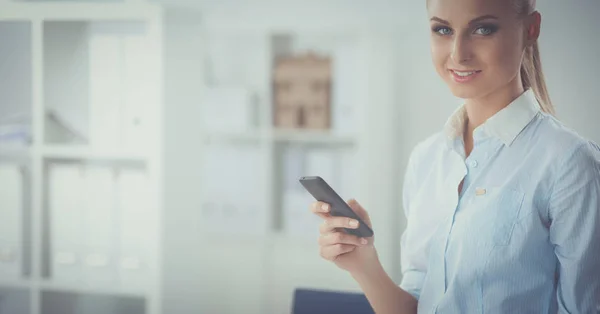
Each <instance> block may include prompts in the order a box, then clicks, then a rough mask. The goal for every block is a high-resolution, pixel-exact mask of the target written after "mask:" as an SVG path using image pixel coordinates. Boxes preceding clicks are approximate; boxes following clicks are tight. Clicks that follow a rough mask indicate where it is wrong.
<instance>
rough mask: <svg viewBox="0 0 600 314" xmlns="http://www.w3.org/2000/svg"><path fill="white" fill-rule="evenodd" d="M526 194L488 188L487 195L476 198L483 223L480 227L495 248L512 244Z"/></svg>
mask: <svg viewBox="0 0 600 314" xmlns="http://www.w3.org/2000/svg"><path fill="white" fill-rule="evenodd" d="M524 197H525V194H524V193H523V192H521V191H518V190H515V189H510V188H499V187H498V188H487V189H485V194H481V195H477V196H475V200H474V203H475V204H473V205H475V206H477V207H478V210H479V211H480V217H481V219H482V221H481V222H482V223H481V225H480V226H479V227H480V228H482V229H483V230H485V231H484V232H485V233H487V234H488V235H489V238H487V239H489V241H491V244H492V245H494V246H507V245H509V244H510V240H511V237H512V233H513V230H514V228H515V225H516V223H517V222H518V220H519V215H520V212H521V207H522V204H523V199H524Z"/></svg>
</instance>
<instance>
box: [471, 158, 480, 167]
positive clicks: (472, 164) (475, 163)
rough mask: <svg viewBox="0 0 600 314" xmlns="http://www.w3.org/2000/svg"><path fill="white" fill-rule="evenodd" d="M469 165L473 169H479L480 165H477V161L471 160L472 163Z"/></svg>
mask: <svg viewBox="0 0 600 314" xmlns="http://www.w3.org/2000/svg"><path fill="white" fill-rule="evenodd" d="M469 165H470V166H471V168H477V166H478V165H479V164H478V163H477V160H471V161H470V162H469Z"/></svg>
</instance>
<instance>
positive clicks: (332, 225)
mask: <svg viewBox="0 0 600 314" xmlns="http://www.w3.org/2000/svg"><path fill="white" fill-rule="evenodd" d="M348 205H349V206H350V208H352V210H353V211H354V212H355V213H356V214H357V215H358V216H359V217H360V218H361V219H362V220H363V221H364V222H365V223H366V224H367V225H368V226H369V227H371V228H372V226H371V220H370V219H369V214H368V213H367V211H366V210H365V209H364V208H363V207H362V206H360V204H359V203H358V202H357V201H356V200H350V201H349V202H348ZM310 210H311V211H312V212H313V213H315V214H316V215H318V216H319V217H321V218H323V223H322V224H321V226H320V229H319V230H320V233H321V236H320V237H319V247H320V254H321V257H323V258H324V259H326V260H329V261H332V262H334V263H335V264H336V265H337V266H338V267H340V268H342V269H344V270H347V271H349V272H350V273H361V272H366V271H367V270H368V269H369V268H373V267H375V266H376V265H377V263H379V260H378V258H377V252H376V250H375V247H374V246H373V243H374V237H369V238H359V237H357V236H354V235H351V234H347V233H345V232H344V231H342V230H343V229H342V228H352V229H356V228H358V221H356V220H354V219H351V218H347V217H335V216H331V215H330V210H331V206H330V205H329V204H327V203H323V202H314V203H312V204H311V206H310Z"/></svg>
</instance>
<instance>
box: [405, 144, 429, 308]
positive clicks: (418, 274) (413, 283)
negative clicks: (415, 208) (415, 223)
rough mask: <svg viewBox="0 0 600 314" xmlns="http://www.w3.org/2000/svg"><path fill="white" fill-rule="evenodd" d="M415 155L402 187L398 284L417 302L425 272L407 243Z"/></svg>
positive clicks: (410, 231)
mask: <svg viewBox="0 0 600 314" xmlns="http://www.w3.org/2000/svg"><path fill="white" fill-rule="evenodd" d="M415 154H416V152H415V150H414V151H413V152H412V153H411V155H410V158H409V162H408V165H407V168H406V172H405V175H404V183H403V187H402V206H403V208H404V214H405V216H406V221H407V226H406V228H405V230H404V232H403V233H402V237H401V240H400V257H401V266H402V281H401V283H400V288H402V289H403V290H404V291H406V292H408V293H410V294H411V295H412V296H413V297H414V298H415V299H417V300H419V295H420V294H421V288H422V286H423V282H424V280H425V274H426V270H425V268H424V267H423V266H422V263H419V260H420V258H419V256H418V255H417V254H415V250H413V249H411V248H410V243H408V240H407V239H408V235H409V234H411V233H414V232H415V231H414V230H413V228H411V225H412V224H411V222H410V219H409V217H410V201H411V195H412V194H413V192H414V187H415V186H414V184H415V176H416V171H415V165H414V163H415V159H417V158H416V157H415V156H414V155H415Z"/></svg>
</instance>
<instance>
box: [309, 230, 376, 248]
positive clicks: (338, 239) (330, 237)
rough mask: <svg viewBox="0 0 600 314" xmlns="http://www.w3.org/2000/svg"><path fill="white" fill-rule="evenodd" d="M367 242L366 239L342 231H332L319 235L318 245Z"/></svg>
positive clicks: (364, 243) (361, 243)
mask: <svg viewBox="0 0 600 314" xmlns="http://www.w3.org/2000/svg"><path fill="white" fill-rule="evenodd" d="M367 243H368V241H367V239H364V238H360V237H357V236H355V235H351V234H347V233H344V232H333V233H328V234H324V235H321V236H320V237H319V245H321V246H330V245H334V244H351V245H366V244H367Z"/></svg>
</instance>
